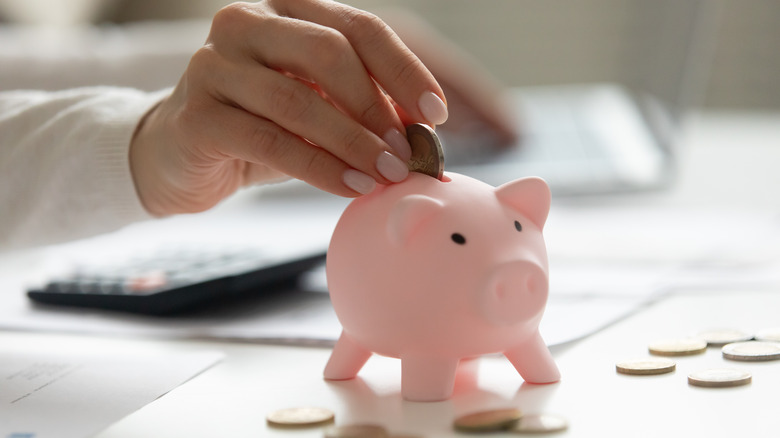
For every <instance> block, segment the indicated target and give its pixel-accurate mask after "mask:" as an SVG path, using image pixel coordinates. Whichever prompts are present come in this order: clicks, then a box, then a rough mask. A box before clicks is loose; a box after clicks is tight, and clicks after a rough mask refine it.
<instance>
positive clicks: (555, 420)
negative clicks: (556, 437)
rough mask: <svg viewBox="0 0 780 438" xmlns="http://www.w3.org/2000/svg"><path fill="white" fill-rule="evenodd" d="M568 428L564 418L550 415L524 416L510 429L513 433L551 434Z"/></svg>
mask: <svg viewBox="0 0 780 438" xmlns="http://www.w3.org/2000/svg"><path fill="white" fill-rule="evenodd" d="M568 428H569V422H568V421H566V419H565V418H563V417H559V416H557V415H550V414H526V415H523V418H521V419H520V421H518V422H517V424H515V425H514V427H512V429H510V430H511V431H512V432H514V433H553V432H563V431H564V430H566V429H568Z"/></svg>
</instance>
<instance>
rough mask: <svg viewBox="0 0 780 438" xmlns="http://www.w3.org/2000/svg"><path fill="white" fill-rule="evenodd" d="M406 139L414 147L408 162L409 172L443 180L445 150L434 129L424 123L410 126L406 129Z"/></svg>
mask: <svg viewBox="0 0 780 438" xmlns="http://www.w3.org/2000/svg"><path fill="white" fill-rule="evenodd" d="M406 138H407V140H409V145H410V146H411V147H412V157H411V158H410V159H409V161H408V162H407V166H408V167H409V171H411V172H419V173H424V174H426V175H429V176H432V177H434V178H436V179H439V180H440V179H442V177H443V176H444V149H442V147H441V142H440V141H439V137H438V136H437V135H436V132H435V131H434V130H433V128H431V127H430V126H428V125H423V124H422V123H415V124H412V125H409V126H407V127H406Z"/></svg>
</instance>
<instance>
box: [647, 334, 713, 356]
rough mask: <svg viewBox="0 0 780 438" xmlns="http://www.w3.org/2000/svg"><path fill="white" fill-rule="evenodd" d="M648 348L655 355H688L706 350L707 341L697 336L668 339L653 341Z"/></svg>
mask: <svg viewBox="0 0 780 438" xmlns="http://www.w3.org/2000/svg"><path fill="white" fill-rule="evenodd" d="M648 350H650V354H654V355H656V356H690V355H693V354H701V353H704V352H705V351H707V343H706V342H705V341H703V340H702V339H698V338H685V339H670V340H663V341H657V342H653V343H652V344H650V346H649V347H648Z"/></svg>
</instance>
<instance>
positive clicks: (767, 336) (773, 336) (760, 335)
mask: <svg viewBox="0 0 780 438" xmlns="http://www.w3.org/2000/svg"><path fill="white" fill-rule="evenodd" d="M756 340H758V341H768V342H780V327H773V328H766V329H763V330H759V331H758V332H757V333H756Z"/></svg>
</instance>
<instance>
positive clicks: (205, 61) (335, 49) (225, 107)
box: [130, 0, 447, 216]
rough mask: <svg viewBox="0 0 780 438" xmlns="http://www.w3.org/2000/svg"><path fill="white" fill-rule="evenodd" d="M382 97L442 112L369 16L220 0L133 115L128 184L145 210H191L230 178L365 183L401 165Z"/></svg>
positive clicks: (418, 66)
mask: <svg viewBox="0 0 780 438" xmlns="http://www.w3.org/2000/svg"><path fill="white" fill-rule="evenodd" d="M380 87H381V88H380ZM385 93H386V94H385ZM394 105H395V106H397V107H398V108H400V111H401V112H402V113H403V114H404V117H405V119H407V120H406V121H409V122H412V121H413V122H421V123H428V124H431V125H435V124H440V123H443V122H444V121H445V120H446V119H447V108H446V104H445V100H444V94H443V92H442V89H441V87H439V85H438V83H437V82H436V80H435V79H434V78H433V76H432V75H431V73H430V72H429V71H428V70H427V69H426V68H425V66H423V64H422V63H421V62H420V60H419V59H418V58H417V57H416V56H415V55H414V54H413V53H412V52H411V51H410V50H409V49H408V48H407V47H406V46H405V45H404V44H403V43H402V42H401V40H400V39H399V38H398V36H396V34H395V33H394V32H393V31H392V30H391V29H390V28H389V27H388V26H387V25H386V24H385V23H384V22H382V21H381V20H380V19H378V18H377V17H376V16H374V15H371V14H369V13H367V12H363V11H360V10H357V9H354V8H351V7H349V6H346V5H343V4H339V3H336V2H329V1H321V0H288V1H283V0H266V1H262V2H258V3H253V4H248V3H236V4H232V5H229V6H227V7H225V8H224V9H222V10H221V11H220V12H218V13H217V15H216V16H215V17H214V20H213V22H212V28H211V32H210V34H209V37H208V39H207V41H206V44H205V45H204V47H203V48H201V49H200V50H199V51H198V52H197V53H195V55H194V56H193V57H192V60H191V61H190V65H189V66H188V67H187V70H186V71H185V72H184V75H183V76H182V78H181V80H180V82H179V83H178V85H177V86H176V87H175V89H174V90H173V92H172V93H171V95H170V96H169V97H168V98H166V99H164V100H163V101H162V102H161V103H160V104H159V105H158V106H157V107H155V108H154V109H152V110H151V111H150V112H149V113H148V114H147V115H146V117H145V118H144V120H142V121H141V122H140V123H139V127H138V129H137V132H136V134H135V136H134V138H133V141H132V143H131V146H130V166H131V170H132V173H133V177H134V181H135V184H136V189H137V191H138V194H139V197H140V199H141V202H142V203H143V204H144V206H145V207H146V209H147V210H148V211H149V212H150V213H151V214H153V215H156V216H163V215H168V214H174V213H185V212H197V211H202V210H205V209H208V208H210V207H212V206H214V205H215V204H216V203H218V202H219V201H220V200H222V199H223V198H225V197H226V196H228V195H230V194H231V193H233V192H234V191H235V190H236V189H238V188H239V187H241V186H245V185H248V184H254V183H258V182H265V181H271V180H275V179H281V178H287V177H293V178H298V179H301V180H304V181H306V182H308V183H310V184H312V185H313V186H316V187H319V188H321V189H323V190H326V191H328V192H331V193H334V194H337V195H341V196H348V197H354V196H358V195H360V194H363V193H368V192H370V191H371V190H373V188H374V186H375V185H376V183H380V184H388V183H392V182H398V181H401V180H403V179H405V178H406V176H407V174H408V170H407V168H406V164H405V161H406V160H407V159H408V158H409V156H410V154H411V150H410V148H409V144H408V142H407V141H406V139H405V136H404V134H402V133H403V132H404V123H402V121H401V119H400V117H399V116H398V113H397V111H396V109H395V108H394Z"/></svg>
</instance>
